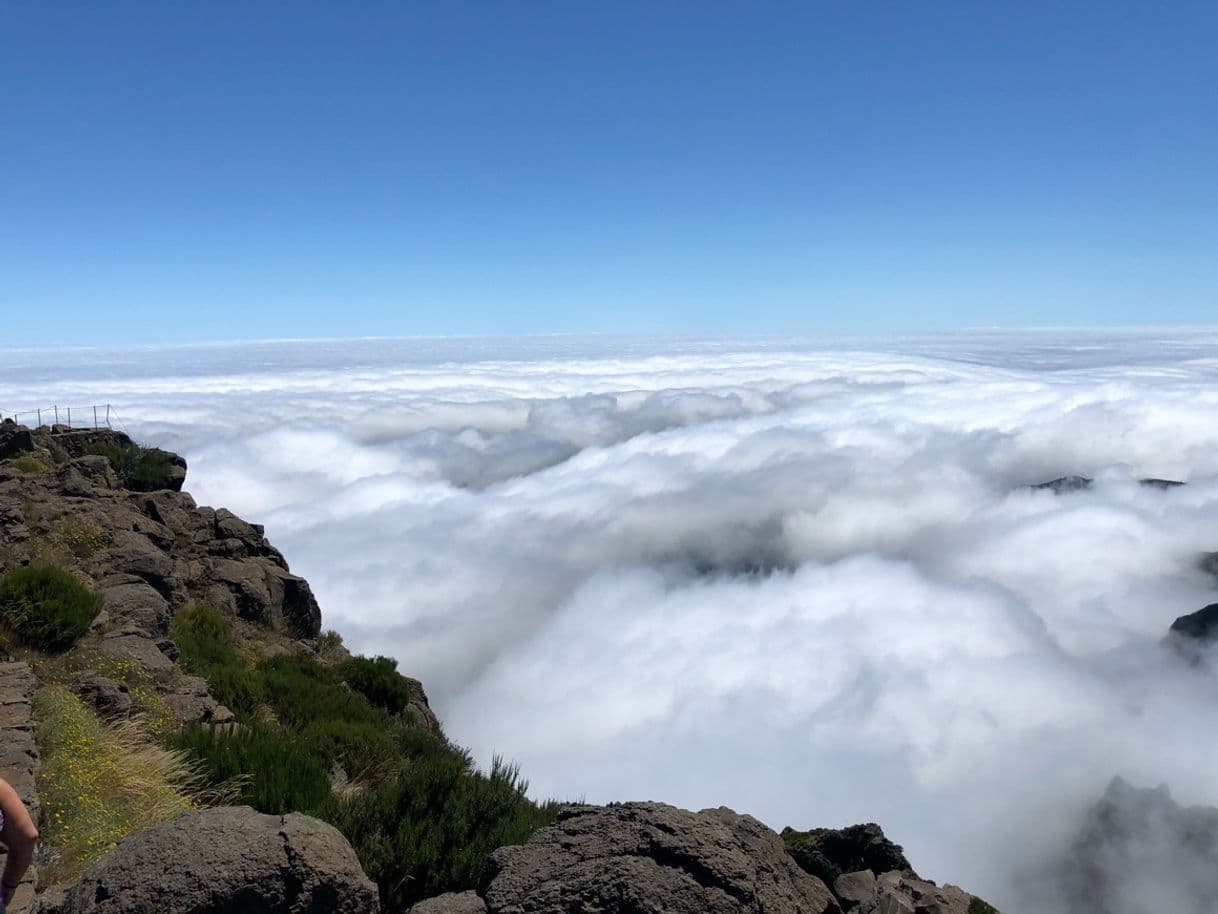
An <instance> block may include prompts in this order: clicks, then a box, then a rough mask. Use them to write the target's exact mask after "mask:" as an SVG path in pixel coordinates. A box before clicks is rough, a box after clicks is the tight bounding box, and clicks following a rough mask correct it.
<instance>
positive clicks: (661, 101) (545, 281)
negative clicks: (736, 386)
mask: <svg viewBox="0 0 1218 914" xmlns="http://www.w3.org/2000/svg"><path fill="white" fill-rule="evenodd" d="M1215 47H1218V5H1215V4H1213V3H1189V2H1182V3H1174V4H1171V5H1170V6H1168V5H1151V4H1142V3H1138V4H1134V3H1121V2H1117V3H1113V2H1106V3H1074V4H1056V3H1054V4H1050V3H1039V2H1032V3H1020V4H1014V3H1008V4H996V3H995V4H989V3H987V4H980V3H978V4H961V3H946V2H943V3H939V2H925V3H895V2H893V3H880V2H877V3H869V4H864V3H857V2H850V3H846V2H842V3H806V2H805V3H782V2H776V3H768V4H748V3H742V2H741V3H731V4H729V3H718V2H702V0H700V2H666V3H628V2H616V3H611V4H592V3H571V2H519V3H510V4H508V3H480V4H475V3H461V2H443V3H440V2H437V3H385V4H376V3H366V4H341V5H340V4H314V3H301V2H296V3H278V4H277V3H260V4H235V3H232V4H229V3H220V2H213V3H206V4H192V5H187V4H165V3H148V4H137V3H121V2H120V3H114V4H86V3H47V4H35V3H17V2H10V3H7V4H4V5H3V6H0V87H2V92H3V95H2V97H0V105H2V109H0V110H2V113H3V121H2V122H0V132H2V139H0V314H2V325H3V331H2V332H3V341H4V342H8V343H19V344H20V343H38V342H47V343H51V342H76V343H80V342H152V341H188V340H208V339H234V338H267V337H343V336H366V335H385V336H397V335H432V334H518V333H547V332H583V331H615V332H619V331H624V332H642V333H650V332H680V333H708V334H720V333H722V334H732V333H742V332H761V333H774V332H779V333H785V332H791V333H801V334H818V333H859V332H890V331H905V330H916V329H943V328H952V327H962V326H979V325H980V326H994V325H997V326H1027V325H1045V324H1072V325H1091V324H1142V325H1145V324H1158V325H1163V324H1193V325H1196V324H1206V325H1212V324H1214V323H1218V321H1216V320H1215V315H1216V314H1218V168H1215V165H1214V163H1215V162H1218V54H1215V52H1214V48H1215Z"/></svg>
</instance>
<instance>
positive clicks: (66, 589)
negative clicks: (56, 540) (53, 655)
mask: <svg viewBox="0 0 1218 914" xmlns="http://www.w3.org/2000/svg"><path fill="white" fill-rule="evenodd" d="M101 606H102V598H101V596H100V595H99V594H95V593H93V591H91V590H89V589H88V588H87V587H85V586H84V585H83V584H81V583H80V581H78V580H77V579H76V578H75V577H73V576H72V575H71V574H70V573H68V572H67V571H64V570H63V569H62V568H56V567H53V566H34V567H26V568H14V569H13V570H12V571H10V572H8V573H7V574H5V575H4V576H3V577H0V627H3V629H4V630H5V631H7V633H8V634H9V635H10V636H11V637H13V638H15V639H16V640H17V641H18V642H20V643H21V644H24V645H26V646H28V647H34V648H38V649H39V650H43V651H63V650H66V649H67V648H69V647H71V646H72V645H73V644H74V643H75V642H76V641H77V639H79V638H80V637H81V636H82V635H83V634H84V633H85V632H87V631H88V630H89V623H90V622H92V621H93V619H94V617H96V616H97V614H98V613H99V612H100V611H101Z"/></svg>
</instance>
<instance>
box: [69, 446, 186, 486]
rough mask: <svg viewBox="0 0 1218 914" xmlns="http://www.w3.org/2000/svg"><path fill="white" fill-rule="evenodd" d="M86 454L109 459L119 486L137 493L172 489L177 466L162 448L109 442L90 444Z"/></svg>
mask: <svg viewBox="0 0 1218 914" xmlns="http://www.w3.org/2000/svg"><path fill="white" fill-rule="evenodd" d="M85 453H86V454H97V455H99V456H102V457H105V458H106V459H107V460H109V461H110V466H111V467H112V468H113V469H114V473H115V475H116V476H118V481H119V483H121V484H122V485H123V486H124V487H125V488H128V489H133V490H135V491H137V492H155V491H158V490H159V489H168V488H169V482H170V479H171V477H172V475H173V471H174V466H173V462H172V461H171V460H170V459H169V454H167V453H166V452H165V451H162V450H160V449H159V448H146V447H140V446H139V445H138V444H117V443H115V442H110V441H106V442H100V443H97V444H91V445H89V446H88V447H86V448H85Z"/></svg>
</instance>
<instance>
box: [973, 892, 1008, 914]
mask: <svg viewBox="0 0 1218 914" xmlns="http://www.w3.org/2000/svg"><path fill="white" fill-rule="evenodd" d="M968 914H1001V912H1000V911H999V910H998V909H997V908H996V907H994V906H993V905H992V904H989V903H988V902H985V901H982V900H981V899H980V898H978V897H977V896H976V895H974V896H973V898H972V900H971V901H970V902H969V903H968Z"/></svg>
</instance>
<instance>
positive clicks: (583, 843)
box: [480, 803, 839, 914]
mask: <svg viewBox="0 0 1218 914" xmlns="http://www.w3.org/2000/svg"><path fill="white" fill-rule="evenodd" d="M482 888H483V890H482V891H481V892H480V894H481V895H482V897H483V898H484V899H485V900H486V906H487V910H488V911H489V912H490V914H525V912H528V914H568V912H571V911H588V912H592V911H596V912H604V914H743V912H746V911H747V912H750V914H775V912H783V914H788V912H801V914H822V912H826V911H830V912H837V911H838V910H839V908H838V905H837V902H836V901H835V900H834V898H833V895H832V894H831V893H830V892H829V890H828V889H827V888H826V887H825V885H824V883H823V882H821V881H820V880H819V879H817V878H816V877H814V876H810V875H808V874H807V873H804V872H803V871H801V870H800V869H799V867H797V866H796V865H795V863H794V861H792V860H791V858H790V857H789V856H788V854H787V852H786V849H785V847H784V845H783V843H782V840H781V839H780V838H779V837H778V835H776V834H775V833H774V832H773V831H771V830H770V829H768V828H766V827H765V826H764V825H762V824H761V823H760V822H758V821H757V820H756V819H754V818H752V817H750V816H742V815H738V814H736V813H735V812H732V811H731V810H730V809H726V808H719V809H705V810H703V811H701V812H698V813H693V812H688V811H686V810H682V809H676V808H674V807H672V806H667V805H665V804H662V803H624V804H620V805H613V806H603V807H595V806H577V807H567V808H566V809H564V810H562V811H560V813H559V815H558V819H557V821H556V822H555V824H554V825H552V826H550V827H549V828H544V829H542V830H541V831H539V832H538V833H537V834H535V835H534V836H533V838H532V839H531V840H530V841H529V843H528V844H525V845H522V846H520V847H505V848H500V849H499V850H497V851H495V852H494V853H493V854H492V855H491V858H490V860H489V861H488V863H487V868H486V871H485V873H484V878H483V887H482Z"/></svg>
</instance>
